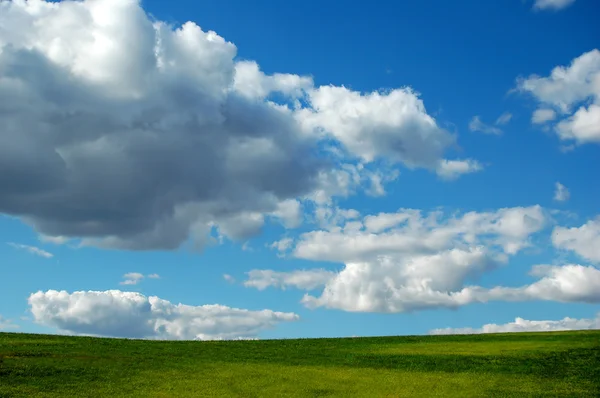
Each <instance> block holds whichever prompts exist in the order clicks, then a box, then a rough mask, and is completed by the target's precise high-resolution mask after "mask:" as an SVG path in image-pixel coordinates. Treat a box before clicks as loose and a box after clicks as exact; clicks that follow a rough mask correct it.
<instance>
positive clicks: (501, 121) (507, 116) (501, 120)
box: [496, 112, 513, 126]
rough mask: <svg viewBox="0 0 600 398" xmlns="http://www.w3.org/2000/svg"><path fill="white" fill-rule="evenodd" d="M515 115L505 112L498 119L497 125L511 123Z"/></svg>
mask: <svg viewBox="0 0 600 398" xmlns="http://www.w3.org/2000/svg"><path fill="white" fill-rule="evenodd" d="M512 117H513V115H512V113H510V112H504V113H503V114H502V115H500V116H498V119H496V125H499V126H501V125H504V124H507V123H508V122H510V121H511V119H512Z"/></svg>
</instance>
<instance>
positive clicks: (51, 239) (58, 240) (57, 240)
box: [38, 235, 71, 245]
mask: <svg viewBox="0 0 600 398" xmlns="http://www.w3.org/2000/svg"><path fill="white" fill-rule="evenodd" d="M38 239H39V240H40V241H41V242H44V243H52V244H55V245H64V244H65V243H67V242H68V241H70V240H71V239H70V238H68V237H66V236H49V235H39V237H38Z"/></svg>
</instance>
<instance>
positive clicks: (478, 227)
mask: <svg viewBox="0 0 600 398" xmlns="http://www.w3.org/2000/svg"><path fill="white" fill-rule="evenodd" d="M547 222H548V216H547V215H546V213H545V212H544V211H543V209H542V208H541V207H539V206H532V207H516V208H507V209H500V210H497V211H495V212H482V213H478V212H469V213H465V214H462V215H459V214H452V215H444V214H443V213H442V212H431V213H429V214H423V213H422V212H421V211H419V210H415V209H401V210H400V211H398V212H396V213H380V214H377V215H370V216H366V217H363V218H362V219H352V220H340V221H339V223H338V225H337V226H334V225H330V226H329V227H328V229H323V230H317V231H311V232H307V233H304V234H302V235H301V236H300V237H299V239H298V240H297V241H296V242H295V243H294V245H293V247H292V248H291V253H292V255H293V256H294V257H296V258H301V259H306V260H312V261H330V262H335V263H342V264H344V268H343V269H342V270H341V271H340V272H338V273H336V274H335V276H334V277H333V278H331V279H330V280H329V281H328V282H327V284H326V285H325V287H324V289H323V291H322V292H321V294H320V296H311V295H308V294H307V295H306V296H305V297H304V299H303V303H304V304H305V305H307V306H309V307H318V306H324V307H328V308H337V309H342V310H346V311H368V312H405V311H414V310H420V309H426V308H435V307H456V306H459V305H463V304H466V303H469V302H473V301H484V300H486V299H487V298H486V297H487V296H485V294H484V292H480V291H479V290H476V291H475V290H474V291H471V290H469V289H467V288H466V286H467V285H466V283H467V282H472V281H475V280H477V279H478V278H479V277H480V276H481V275H483V274H484V273H486V272H489V271H490V270H492V269H495V268H496V267H498V266H500V265H501V264H503V263H504V262H506V260H507V259H508V256H510V255H514V254H516V253H518V252H519V251H520V250H522V249H524V248H526V247H528V246H530V245H531V241H530V236H531V235H532V234H534V233H536V232H538V231H540V230H541V229H542V228H544V227H545V225H547Z"/></svg>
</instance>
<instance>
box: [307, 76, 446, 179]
mask: <svg viewBox="0 0 600 398" xmlns="http://www.w3.org/2000/svg"><path fill="white" fill-rule="evenodd" d="M307 100H308V101H309V103H310V105H311V109H302V110H300V111H298V112H297V118H298V120H299V121H300V122H301V123H302V125H303V126H304V127H305V128H306V129H307V130H308V131H313V132H316V133H317V134H326V135H329V136H331V137H333V138H335V139H337V140H339V141H340V142H341V143H342V144H343V145H344V147H345V149H346V150H348V151H349V152H350V153H351V154H353V155H355V156H357V157H359V158H360V159H361V160H362V161H364V162H366V163H370V162H373V161H375V160H377V159H379V158H386V159H388V160H390V161H392V162H398V163H403V164H404V165H405V166H407V167H409V168H414V167H423V168H428V169H430V170H435V169H436V168H437V164H438V162H439V161H440V160H442V159H443V154H444V152H445V151H446V149H447V148H449V147H450V146H452V145H453V144H454V143H455V137H454V136H453V135H451V134H450V133H448V132H447V131H445V130H443V129H442V128H440V127H439V126H438V125H437V123H436V121H435V119H434V118H433V117H431V116H430V115H429V114H428V113H427V112H426V110H425V106H424V104H423V101H422V100H421V99H420V98H419V96H418V94H417V93H415V92H414V91H413V90H411V89H410V88H401V89H395V90H390V91H388V92H372V93H366V94H364V93H360V92H356V91H352V90H349V89H348V88H346V87H336V86H321V87H318V88H315V89H312V90H309V91H308V92H307Z"/></svg>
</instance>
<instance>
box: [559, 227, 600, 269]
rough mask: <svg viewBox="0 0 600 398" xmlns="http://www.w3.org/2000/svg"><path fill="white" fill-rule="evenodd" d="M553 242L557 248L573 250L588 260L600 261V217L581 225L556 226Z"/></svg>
mask: <svg viewBox="0 0 600 398" xmlns="http://www.w3.org/2000/svg"><path fill="white" fill-rule="evenodd" d="M552 243H553V244H554V246H555V247H556V248H557V249H564V250H571V251H573V252H575V253H576V254H577V255H579V256H580V257H582V258H584V259H586V260H588V261H592V262H594V263H600V217H596V218H595V219H593V220H590V221H588V222H587V223H585V224H584V225H582V226H581V227H573V228H566V227H561V226H556V227H555V228H554V230H553V231H552Z"/></svg>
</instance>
